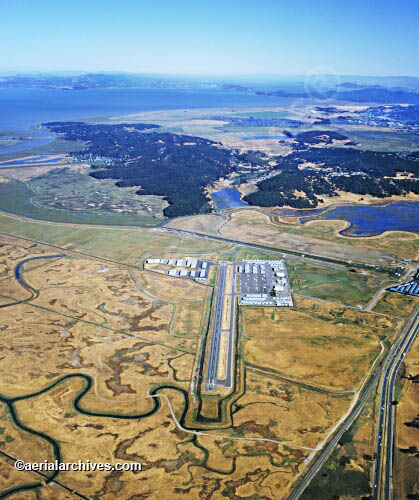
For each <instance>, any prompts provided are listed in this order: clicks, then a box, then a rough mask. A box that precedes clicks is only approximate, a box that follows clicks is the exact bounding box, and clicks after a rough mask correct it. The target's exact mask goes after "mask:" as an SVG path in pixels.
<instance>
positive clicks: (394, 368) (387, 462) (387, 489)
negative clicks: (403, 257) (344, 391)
mask: <svg viewBox="0 0 419 500" xmlns="http://www.w3.org/2000/svg"><path fill="white" fill-rule="evenodd" d="M418 319H419V312H416V314H415V315H414V317H413V319H412V321H411V323H410V324H409V326H408V328H407V330H406V333H405V334H404V336H403V339H402V341H401V342H400V343H399V344H398V346H397V348H396V349H395V350H394V352H393V353H392V355H391V359H390V361H389V364H388V366H387V368H386V370H385V373H384V378H383V384H382V387H381V396H380V415H379V419H378V429H377V440H376V452H375V468H374V480H373V498H374V500H379V499H385V500H391V499H392V498H393V492H392V469H393V447H394V434H393V432H394V406H393V405H392V404H391V401H394V397H395V396H394V390H395V385H396V378H397V373H398V371H399V369H400V365H401V364H402V363H403V360H404V357H405V356H406V353H407V352H408V351H409V349H410V347H411V345H412V344H413V342H414V340H415V338H416V335H417V333H418V330H419V326H418ZM383 461H384V464H383Z"/></svg>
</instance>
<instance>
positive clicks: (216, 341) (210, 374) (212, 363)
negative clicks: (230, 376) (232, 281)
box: [205, 262, 227, 392]
mask: <svg viewBox="0 0 419 500" xmlns="http://www.w3.org/2000/svg"><path fill="white" fill-rule="evenodd" d="M226 266H227V264H226V263H225V262H221V264H220V270H219V274H218V289H217V298H216V299H215V309H214V322H213V326H212V338H211V346H210V352H209V357H208V371H207V380H206V388H205V389H206V391H211V392H213V391H215V390H216V388H217V366H218V351H219V347H220V336H221V322H222V317H223V306H224V290H225V278H226V269H227V267H226Z"/></svg>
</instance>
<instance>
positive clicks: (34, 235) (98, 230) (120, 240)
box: [0, 214, 229, 265]
mask: <svg viewBox="0 0 419 500" xmlns="http://www.w3.org/2000/svg"><path fill="white" fill-rule="evenodd" d="M0 231H2V232H5V233H8V234H12V235H16V236H21V237H24V238H30V239H33V240H36V241H42V242H45V243H48V244H52V245H57V246H60V247H65V248H68V249H71V250H76V251H79V252H86V253H89V254H91V255H96V256H98V257H105V258H110V259H114V260H117V261H119V262H129V263H131V264H134V265H139V264H140V263H141V261H142V259H144V258H145V257H147V256H150V255H153V256H154V255H155V256H161V255H167V254H168V255H180V256H187V255H203V256H207V255H209V256H210V257H211V258H213V257H214V255H213V254H214V253H219V252H222V251H224V250H226V249H228V247H229V245H226V244H225V243H223V242H218V241H208V240H204V239H201V238H185V237H183V236H181V235H175V234H170V233H163V232H161V233H159V232H154V231H150V230H149V229H146V228H128V227H125V228H123V227H120V228H116V227H115V228H113V227H100V226H89V227H87V226H84V225H70V224H69V225H66V224H56V223H52V222H42V221H31V220H28V219H19V218H16V217H9V216H7V215H2V214H0Z"/></svg>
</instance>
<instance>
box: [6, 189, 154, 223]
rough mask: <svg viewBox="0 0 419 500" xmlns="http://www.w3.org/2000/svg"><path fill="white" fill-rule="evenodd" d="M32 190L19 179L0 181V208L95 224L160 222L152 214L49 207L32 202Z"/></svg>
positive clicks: (15, 212) (10, 211) (43, 217)
mask: <svg viewBox="0 0 419 500" xmlns="http://www.w3.org/2000/svg"><path fill="white" fill-rule="evenodd" d="M35 196H36V194H35V193H34V192H33V191H32V190H31V189H29V188H28V187H27V186H26V184H24V183H23V182H17V181H11V182H8V183H0V210H4V211H5V212H9V213H12V214H16V215H22V216H24V217H30V218H32V219H38V220H45V221H51V222H65V223H72V224H98V225H107V226H140V227H154V226H158V225H160V224H162V222H163V221H162V220H159V219H156V218H155V217H152V216H139V215H135V214H115V213H107V214H98V213H95V212H91V213H89V211H87V210H84V211H82V212H75V211H71V210H65V209H63V210H57V209H49V208H45V207H42V206H39V205H38V206H37V205H35V204H33V201H32V198H34V197H35Z"/></svg>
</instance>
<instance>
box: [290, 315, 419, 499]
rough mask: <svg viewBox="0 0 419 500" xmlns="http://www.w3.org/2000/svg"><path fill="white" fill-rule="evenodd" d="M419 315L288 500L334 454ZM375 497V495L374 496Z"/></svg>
mask: <svg viewBox="0 0 419 500" xmlns="http://www.w3.org/2000/svg"><path fill="white" fill-rule="evenodd" d="M418 316H419V313H418V311H417V310H416V311H415V313H414V316H413V318H412V317H411V318H410V319H409V321H408V328H407V332H406V333H404V334H403V335H402V337H401V338H400V336H399V338H398V340H397V341H396V342H395V343H394V344H393V346H392V347H391V349H390V350H389V352H388V353H387V355H386V357H385V359H384V361H383V363H382V365H381V366H380V368H378V369H377V371H376V372H375V374H374V375H373V377H372V378H371V380H370V381H369V382H368V385H367V386H366V388H365V390H364V391H363V393H362V396H361V398H360V400H359V401H358V403H357V404H356V405H355V407H354V408H353V410H352V411H351V412H350V414H349V415H348V417H347V418H346V420H345V421H344V423H343V424H342V426H341V427H340V429H339V430H338V431H337V432H336V434H335V435H334V436H333V438H332V439H331V440H330V441H329V443H328V444H327V445H326V446H325V447H324V448H323V450H322V451H321V453H320V454H319V455H318V457H317V458H316V459H315V461H314V462H313V464H312V466H311V467H310V469H309V470H308V471H307V472H306V474H305V475H304V476H303V478H302V479H301V480H300V482H299V483H298V484H297V486H296V487H295V488H294V490H293V491H292V493H291V494H290V495H289V496H288V500H297V499H298V498H299V497H300V496H301V495H302V493H303V492H304V490H305V489H306V488H307V486H308V485H309V484H310V481H311V480H312V479H313V478H314V476H315V475H316V474H317V473H318V472H319V470H320V469H321V467H322V466H323V464H324V463H325V462H326V460H327V459H328V458H329V457H330V455H331V454H332V452H333V450H334V449H335V447H336V445H337V444H338V442H339V440H340V438H341V437H342V436H343V434H344V433H345V432H346V431H347V430H348V429H349V427H350V426H351V425H352V423H353V422H354V421H355V419H356V418H357V417H358V416H359V414H360V413H361V411H362V409H363V408H364V406H365V403H366V402H367V400H368V398H369V396H370V395H371V393H372V391H373V389H374V387H375V386H376V384H377V382H378V381H379V379H380V377H381V375H382V373H383V371H384V368H386V367H387V364H388V363H389V362H390V363H391V361H392V360H393V356H394V354H395V350H396V349H397V348H398V346H400V345H401V344H403V342H404V341H405V340H406V339H407V338H408V336H409V332H410V330H411V325H412V324H414V323H415V322H416V320H417V318H418ZM374 498H375V497H374Z"/></svg>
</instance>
